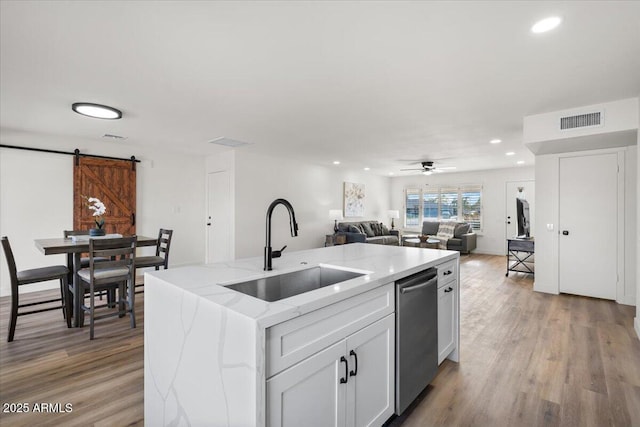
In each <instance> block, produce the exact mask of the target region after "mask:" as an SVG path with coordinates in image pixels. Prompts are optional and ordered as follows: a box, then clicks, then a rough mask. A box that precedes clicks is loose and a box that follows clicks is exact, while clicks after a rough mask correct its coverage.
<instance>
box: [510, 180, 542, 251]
mask: <svg viewBox="0 0 640 427" xmlns="http://www.w3.org/2000/svg"><path fill="white" fill-rule="evenodd" d="M519 188H522V192H523V193H524V195H525V197H524V198H525V200H526V201H527V202H529V220H530V223H531V227H530V230H531V237H533V232H534V225H535V211H536V209H535V206H536V204H535V195H536V182H535V181H509V182H507V186H506V199H505V207H506V213H505V221H504V224H505V242H504V253H505V254H506V253H507V239H509V238H512V237H514V236H516V235H517V234H518V218H517V216H516V195H517V194H518V189H519Z"/></svg>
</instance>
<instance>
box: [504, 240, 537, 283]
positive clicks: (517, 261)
mask: <svg viewBox="0 0 640 427" xmlns="http://www.w3.org/2000/svg"><path fill="white" fill-rule="evenodd" d="M534 253H535V244H534V240H533V239H516V238H513V239H507V274H505V276H507V277H509V272H510V271H515V272H518V273H529V274H535V273H534V257H533V255H534Z"/></svg>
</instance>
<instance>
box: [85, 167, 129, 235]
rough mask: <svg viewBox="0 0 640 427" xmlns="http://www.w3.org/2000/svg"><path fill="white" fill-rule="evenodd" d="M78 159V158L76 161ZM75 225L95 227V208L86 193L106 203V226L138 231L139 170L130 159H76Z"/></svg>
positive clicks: (114, 230) (124, 231)
mask: <svg viewBox="0 0 640 427" xmlns="http://www.w3.org/2000/svg"><path fill="white" fill-rule="evenodd" d="M76 160H78V162H77V163H76ZM74 165H75V166H74V171H73V229H74V230H88V229H90V228H95V227H96V225H95V222H94V219H93V216H92V214H93V211H92V210H90V209H89V208H88V207H87V201H86V200H85V199H84V198H83V197H82V196H83V195H84V196H87V197H96V198H98V199H100V201H102V203H104V205H105V207H106V208H107V212H106V213H105V215H104V217H103V218H104V229H105V231H106V232H107V233H119V234H122V235H123V236H128V235H133V234H136V220H135V218H136V170H135V163H133V162H131V161H127V160H109V159H99V158H92V157H79V158H77V159H74Z"/></svg>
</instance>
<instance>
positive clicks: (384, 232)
mask: <svg viewBox="0 0 640 427" xmlns="http://www.w3.org/2000/svg"><path fill="white" fill-rule="evenodd" d="M380 229H381V230H382V235H383V236H389V235H390V234H391V233H390V232H389V229H388V228H387V226H386V225H384V224H382V223H380Z"/></svg>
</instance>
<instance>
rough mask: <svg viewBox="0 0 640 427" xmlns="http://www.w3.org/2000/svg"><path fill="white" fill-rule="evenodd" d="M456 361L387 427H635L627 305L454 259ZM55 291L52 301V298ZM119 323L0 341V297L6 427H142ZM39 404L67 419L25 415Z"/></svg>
mask: <svg viewBox="0 0 640 427" xmlns="http://www.w3.org/2000/svg"><path fill="white" fill-rule="evenodd" d="M461 264H462V267H461V282H462V286H461V294H460V296H461V298H460V299H461V352H460V363H453V362H450V361H448V360H447V361H445V362H444V363H443V364H442V365H441V366H440V370H439V373H438V376H437V377H436V378H435V380H434V381H433V383H432V385H430V386H429V387H428V388H427V389H426V390H425V392H423V393H422V395H421V396H420V397H419V399H418V401H416V402H415V403H414V405H412V407H411V408H410V409H409V410H408V414H405V415H403V416H402V417H400V418H397V419H395V420H393V421H392V422H391V425H394V426H397V425H403V426H536V425H545V426H547V425H549V426H553V425H561V426H640V341H639V340H638V338H637V336H636V335H635V331H634V330H633V326H632V323H633V317H634V315H635V309H634V308H633V307H629V306H624V305H618V304H616V303H615V302H611V301H603V300H597V299H592V298H583V297H576V296H570V295H559V296H556V295H547V294H540V293H535V292H533V291H532V286H533V280H532V278H531V276H529V275H524V274H517V273H510V275H509V276H510V277H508V278H506V277H505V276H504V273H505V259H504V257H502V256H488V255H470V256H463V257H462V258H461ZM52 292H55V291H52ZM137 297H138V298H137V301H136V306H137V321H138V327H137V328H136V329H133V330H132V329H129V321H128V319H126V318H125V319H118V318H117V317H116V318H109V319H105V320H102V321H99V322H97V323H96V340H94V341H89V337H88V328H83V329H81V330H79V329H67V328H66V325H65V323H64V321H63V320H62V314H61V312H58V311H51V312H46V313H41V314H39V315H33V316H26V317H21V318H19V319H18V327H17V330H16V338H15V341H14V342H12V343H7V342H6V328H7V320H8V308H9V300H8V298H7V297H3V298H1V299H0V326H1V328H2V329H0V332H1V333H2V335H1V336H0V338H1V341H0V402H1V404H2V406H3V407H2V409H5V408H4V406H5V404H9V403H22V402H26V403H28V404H29V405H30V407H31V410H32V412H30V413H0V424H2V425H3V426H4V425H11V426H33V425H56V426H59V425H65V426H89V425H95V426H127V425H143V424H144V420H143V415H144V414H143V325H144V323H143V322H144V319H143V317H144V316H143V304H144V303H143V301H144V295H143V294H139V295H137ZM36 403H38V404H40V403H51V404H55V403H60V404H61V406H62V407H63V408H64V405H65V404H66V403H70V404H72V412H66V413H42V412H40V413H34V412H33V407H34V405H35V404H36Z"/></svg>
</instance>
